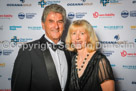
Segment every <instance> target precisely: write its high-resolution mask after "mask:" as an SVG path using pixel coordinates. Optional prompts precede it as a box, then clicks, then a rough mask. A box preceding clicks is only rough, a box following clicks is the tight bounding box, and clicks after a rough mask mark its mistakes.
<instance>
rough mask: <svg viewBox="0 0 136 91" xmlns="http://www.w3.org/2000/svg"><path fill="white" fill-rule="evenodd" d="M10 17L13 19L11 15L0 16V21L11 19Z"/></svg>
mask: <svg viewBox="0 0 136 91" xmlns="http://www.w3.org/2000/svg"><path fill="white" fill-rule="evenodd" d="M12 17H13V15H11V14H4V15H0V19H11V18H12Z"/></svg>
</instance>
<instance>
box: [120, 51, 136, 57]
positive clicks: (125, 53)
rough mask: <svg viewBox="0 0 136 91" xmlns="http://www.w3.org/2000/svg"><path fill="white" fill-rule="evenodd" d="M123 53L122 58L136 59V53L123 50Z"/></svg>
mask: <svg viewBox="0 0 136 91" xmlns="http://www.w3.org/2000/svg"><path fill="white" fill-rule="evenodd" d="M120 53H121V56H122V57H136V52H127V51H125V50H123V51H122V52H120Z"/></svg>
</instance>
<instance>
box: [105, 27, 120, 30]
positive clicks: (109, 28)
mask: <svg viewBox="0 0 136 91" xmlns="http://www.w3.org/2000/svg"><path fill="white" fill-rule="evenodd" d="M104 29H106V30H120V29H123V26H104Z"/></svg>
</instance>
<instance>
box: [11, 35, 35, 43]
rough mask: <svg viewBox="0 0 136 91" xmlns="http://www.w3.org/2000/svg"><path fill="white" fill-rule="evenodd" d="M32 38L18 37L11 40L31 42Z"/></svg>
mask: <svg viewBox="0 0 136 91" xmlns="http://www.w3.org/2000/svg"><path fill="white" fill-rule="evenodd" d="M31 40H32V38H17V36H13V38H12V39H11V42H15V43H17V42H28V41H31Z"/></svg>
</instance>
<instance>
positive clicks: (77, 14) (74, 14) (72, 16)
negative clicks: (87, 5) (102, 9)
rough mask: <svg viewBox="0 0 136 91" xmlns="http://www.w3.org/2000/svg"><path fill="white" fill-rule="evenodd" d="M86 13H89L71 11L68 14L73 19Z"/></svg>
mask: <svg viewBox="0 0 136 91" xmlns="http://www.w3.org/2000/svg"><path fill="white" fill-rule="evenodd" d="M86 14H87V12H77V13H73V12H70V13H69V14H68V18H69V19H73V18H74V17H75V18H83V17H84V16H85V15H86Z"/></svg>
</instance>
